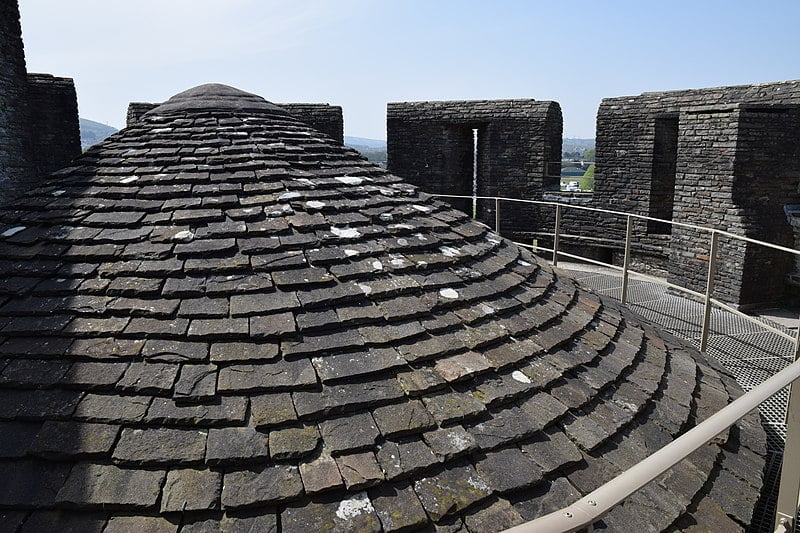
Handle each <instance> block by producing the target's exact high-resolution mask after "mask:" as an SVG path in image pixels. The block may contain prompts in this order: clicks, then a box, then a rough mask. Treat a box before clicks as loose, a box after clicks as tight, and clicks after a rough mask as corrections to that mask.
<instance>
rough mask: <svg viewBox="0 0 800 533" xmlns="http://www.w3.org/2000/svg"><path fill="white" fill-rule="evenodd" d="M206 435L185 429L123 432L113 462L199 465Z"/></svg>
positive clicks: (204, 448) (203, 453) (131, 430)
mask: <svg viewBox="0 0 800 533" xmlns="http://www.w3.org/2000/svg"><path fill="white" fill-rule="evenodd" d="M206 437H207V432H205V431H195V430H188V429H170V428H155V429H133V428H125V429H124V430H123V431H122V435H121V436H120V438H119V442H118V443H117V445H116V447H115V448H114V456H113V458H114V461H116V462H117V463H122V464H134V465H173V464H190V463H198V462H202V461H203V458H204V457H205V450H206Z"/></svg>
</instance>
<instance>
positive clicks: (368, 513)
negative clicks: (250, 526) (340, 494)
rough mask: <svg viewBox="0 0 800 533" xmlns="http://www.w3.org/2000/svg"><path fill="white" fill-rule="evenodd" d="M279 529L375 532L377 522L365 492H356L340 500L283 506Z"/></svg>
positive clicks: (300, 532) (293, 532)
mask: <svg viewBox="0 0 800 533" xmlns="http://www.w3.org/2000/svg"><path fill="white" fill-rule="evenodd" d="M281 530H282V531H283V532H284V533H307V532H309V531H330V532H331V533H349V532H351V531H358V532H359V533H378V532H380V531H381V523H380V520H379V519H378V516H377V515H376V514H375V508H374V507H373V506H372V503H371V502H370V500H369V496H367V493H366V492H360V493H357V494H354V495H353V496H352V497H350V498H348V499H344V500H341V501H337V500H333V501H330V502H321V503H318V502H308V503H303V504H296V505H290V506H287V507H286V508H285V509H284V511H283V512H282V513H281Z"/></svg>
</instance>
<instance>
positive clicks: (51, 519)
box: [20, 509, 107, 533]
mask: <svg viewBox="0 0 800 533" xmlns="http://www.w3.org/2000/svg"><path fill="white" fill-rule="evenodd" d="M106 516H107V513H104V512H94V513H86V512H76V511H69V510H65V509H61V510H56V511H34V512H33V513H31V515H30V517H29V518H28V519H27V520H26V521H25V523H24V524H23V525H22V529H20V533H37V532H39V531H58V532H59V533H100V531H103V526H104V525H105V523H106Z"/></svg>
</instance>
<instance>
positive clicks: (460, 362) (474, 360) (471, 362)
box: [434, 352, 491, 382]
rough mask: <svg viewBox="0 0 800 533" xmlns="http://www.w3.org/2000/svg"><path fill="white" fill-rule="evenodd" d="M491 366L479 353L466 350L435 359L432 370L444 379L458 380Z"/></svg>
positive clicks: (449, 380)
mask: <svg viewBox="0 0 800 533" xmlns="http://www.w3.org/2000/svg"><path fill="white" fill-rule="evenodd" d="M489 368H491V366H490V364H489V362H488V361H487V360H486V358H485V357H483V356H482V355H481V354H478V353H475V352H466V353H463V354H458V355H453V356H450V357H446V358H444V359H439V360H437V361H436V365H435V366H434V370H436V373H437V374H439V375H440V376H442V378H443V379H444V380H445V381H448V382H451V381H458V380H460V379H465V378H470V377H473V376H475V375H476V374H479V373H481V372H485V371H486V370H489Z"/></svg>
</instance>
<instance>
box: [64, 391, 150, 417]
mask: <svg viewBox="0 0 800 533" xmlns="http://www.w3.org/2000/svg"><path fill="white" fill-rule="evenodd" d="M150 400H151V398H150V397H149V396H117V395H114V394H87V395H85V396H84V397H83V399H82V400H81V401H80V403H79V404H78V407H77V408H76V409H75V413H74V414H73V415H72V416H73V418H75V419H77V420H83V421H86V422H105V423H114V422H139V421H141V420H142V419H143V418H144V415H145V413H147V408H148V407H149V405H150Z"/></svg>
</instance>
